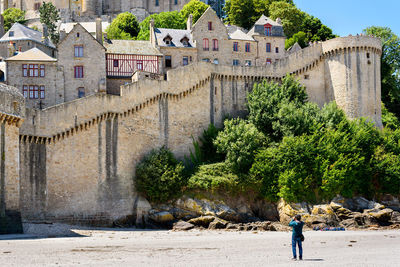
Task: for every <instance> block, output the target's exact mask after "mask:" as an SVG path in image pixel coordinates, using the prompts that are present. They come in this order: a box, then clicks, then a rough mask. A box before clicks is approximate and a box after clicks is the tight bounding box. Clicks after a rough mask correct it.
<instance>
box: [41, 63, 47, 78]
mask: <svg viewBox="0 0 400 267" xmlns="http://www.w3.org/2000/svg"><path fill="white" fill-rule="evenodd" d="M45 74H46V71H45V66H44V65H40V77H44V76H45Z"/></svg>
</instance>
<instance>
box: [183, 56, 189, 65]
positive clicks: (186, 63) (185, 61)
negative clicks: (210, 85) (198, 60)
mask: <svg viewBox="0 0 400 267" xmlns="http://www.w3.org/2000/svg"><path fill="white" fill-rule="evenodd" d="M188 64H189V58H188V57H183V61H182V65H183V66H186V65H188Z"/></svg>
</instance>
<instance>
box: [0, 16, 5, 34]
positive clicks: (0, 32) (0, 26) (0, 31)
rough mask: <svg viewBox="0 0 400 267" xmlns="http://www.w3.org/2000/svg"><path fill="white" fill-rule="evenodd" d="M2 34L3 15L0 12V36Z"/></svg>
mask: <svg viewBox="0 0 400 267" xmlns="http://www.w3.org/2000/svg"><path fill="white" fill-rule="evenodd" d="M3 35H4V17H3V15H1V14H0V38H1V37H3Z"/></svg>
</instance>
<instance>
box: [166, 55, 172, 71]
mask: <svg viewBox="0 0 400 267" xmlns="http://www.w3.org/2000/svg"><path fill="white" fill-rule="evenodd" d="M165 67H166V68H171V67H172V59H171V56H165Z"/></svg>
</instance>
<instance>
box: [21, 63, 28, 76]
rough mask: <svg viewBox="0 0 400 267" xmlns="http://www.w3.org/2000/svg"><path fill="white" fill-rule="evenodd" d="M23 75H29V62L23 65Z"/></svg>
mask: <svg viewBox="0 0 400 267" xmlns="http://www.w3.org/2000/svg"><path fill="white" fill-rule="evenodd" d="M22 76H23V77H28V65H27V64H23V65H22Z"/></svg>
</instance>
